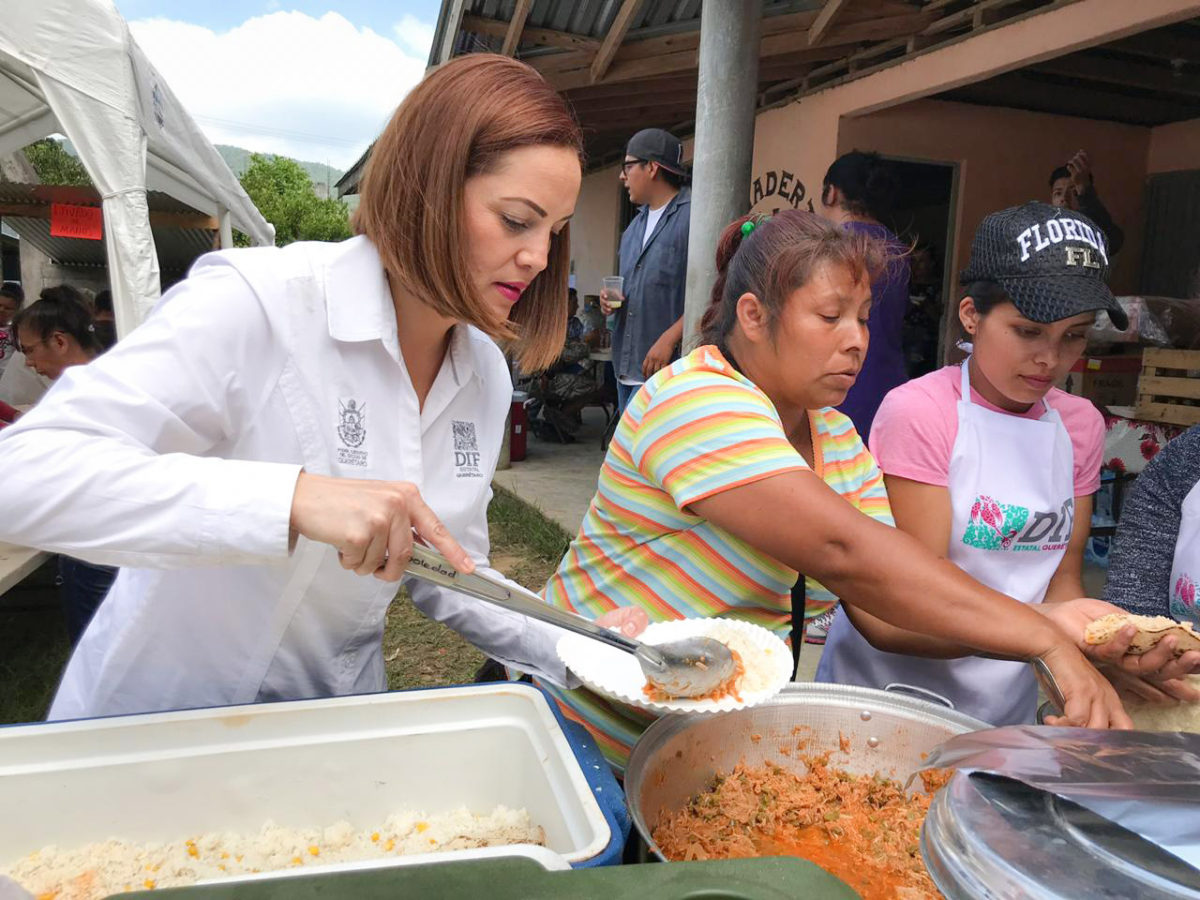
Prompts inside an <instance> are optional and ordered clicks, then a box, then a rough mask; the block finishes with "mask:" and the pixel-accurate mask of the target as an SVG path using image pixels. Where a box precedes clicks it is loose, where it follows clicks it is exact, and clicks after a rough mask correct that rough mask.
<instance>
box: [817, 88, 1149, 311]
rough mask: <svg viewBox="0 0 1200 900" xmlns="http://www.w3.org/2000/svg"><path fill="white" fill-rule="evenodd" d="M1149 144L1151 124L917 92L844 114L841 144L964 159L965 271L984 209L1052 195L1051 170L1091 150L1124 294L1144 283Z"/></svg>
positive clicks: (960, 251) (1118, 286) (841, 147)
mask: <svg viewBox="0 0 1200 900" xmlns="http://www.w3.org/2000/svg"><path fill="white" fill-rule="evenodd" d="M1149 146H1150V129H1148V128H1141V127H1137V126H1130V125H1118V124H1114V123H1111V122H1097V121H1093V120H1090V119H1076V118H1071V117H1067V116H1055V115H1046V114H1043V113H1031V112H1023V111H1019V110H1012V109H1004V108H999V107H986V106H974V105H971V104H965V103H949V102H946V101H939V100H918V101H915V102H913V103H907V104H905V105H903V106H898V107H893V108H891V109H886V110H883V111H881V112H876V113H871V114H869V115H865V116H858V117H855V118H844V119H842V121H841V128H840V129H839V134H838V148H837V152H838V153H845V152H847V151H849V150H855V149H857V150H877V151H879V152H881V153H884V154H887V155H892V156H906V157H913V158H917V159H928V160H937V161H946V162H957V163H959V164H960V169H959V173H960V175H959V198H960V205H959V212H960V218H959V235H960V237H959V240H958V248H957V253H956V266H955V270H956V271H958V270H961V269H963V268H964V267H965V266H966V262H967V257H968V255H969V252H970V240H971V236H972V235H973V234H974V233H975V228H976V226H977V225H978V224H979V222H980V221H981V220H982V219H983V217H984V216H985V215H987V214H988V213H990V212H993V211H995V210H998V209H1003V208H1005V207H1007V206H1015V205H1017V204H1018V203H1022V202H1024V201H1025V200H1045V201H1049V198H1050V190H1049V187H1048V185H1047V179H1048V177H1049V175H1050V172H1051V171H1052V170H1053V169H1054V168H1055V167H1056V166H1059V165H1062V164H1063V163H1064V162H1066V160H1067V159H1068V158H1069V157H1070V156H1071V155H1072V154H1073V153H1074V152H1075V151H1076V150H1079V149H1085V150H1087V151H1088V154H1089V155H1090V156H1091V159H1092V165H1093V170H1094V173H1095V177H1096V188H1097V190H1098V191H1099V193H1100V197H1101V199H1102V200H1103V201H1104V204H1105V206H1107V207H1108V210H1109V212H1110V213H1111V214H1112V216H1113V219H1114V220H1115V221H1116V222H1117V224H1119V225H1120V226H1121V227H1122V228H1124V229H1125V248H1124V249H1123V250H1122V251H1121V252H1120V253H1119V254H1117V255H1116V256H1115V257H1114V259H1113V270H1112V278H1111V282H1110V283H1111V284H1112V286H1113V289H1114V290H1115V291H1116V292H1117V293H1127V292H1130V291H1133V290H1134V289H1135V286H1136V284H1137V276H1138V268H1139V267H1138V263H1139V256H1140V252H1141V243H1142V240H1141V215H1142V210H1141V207H1142V194H1143V191H1144V183H1145V176H1146V156H1147V152H1148V149H1149Z"/></svg>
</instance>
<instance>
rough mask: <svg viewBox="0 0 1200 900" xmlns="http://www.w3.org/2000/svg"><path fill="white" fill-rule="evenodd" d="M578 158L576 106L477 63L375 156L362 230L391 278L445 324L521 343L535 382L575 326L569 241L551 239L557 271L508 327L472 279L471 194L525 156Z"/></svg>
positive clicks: (464, 66) (532, 82)
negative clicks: (471, 182) (515, 156)
mask: <svg viewBox="0 0 1200 900" xmlns="http://www.w3.org/2000/svg"><path fill="white" fill-rule="evenodd" d="M544 144H549V145H553V146H560V147H569V148H571V149H573V150H575V151H576V153H578V154H579V157H580V160H581V162H582V158H583V136H582V134H581V132H580V130H579V124H578V123H577V122H576V121H575V119H574V117H573V116H572V115H571V111H570V109H569V108H568V107H567V104H566V102H565V101H564V100H563V98H562V97H561V96H559V95H558V94H557V93H556V92H555V91H554V89H553V88H552V87H550V85H548V84H547V83H546V81H545V80H544V79H543V78H542V76H541V75H539V74H538V73H537V72H536V71H535V70H534V69H532V68H531V67H530V66H527V65H526V64H525V63H522V62H518V61H517V60H514V59H511V58H509V57H507V56H498V55H495V54H491V53H474V54H469V55H467V56H462V57H458V58H456V59H453V60H451V61H450V62H447V63H445V64H443V65H441V66H439V67H438V68H436V69H434V70H433V71H432V72H430V73H429V74H428V75H427V76H426V77H425V79H424V80H423V81H422V82H421V83H420V84H418V85H417V86H416V87H415V88H413V90H412V92H411V93H410V94H409V95H408V96H407V97H406V98H405V99H404V102H403V103H401V104H400V106H399V108H398V109H397V110H396V113H395V115H393V116H392V120H391V121H390V122H389V123H388V125H387V127H386V128H385V129H384V131H383V134H382V135H380V137H379V140H378V141H376V142H375V146H374V148H373V149H372V151H371V158H370V160H368V162H367V167H366V171H365V172H364V174H363V183H362V202H361V203H360V204H359V207H358V210H357V212H356V213H355V215H354V230H355V231H356V232H357V233H359V234H365V235H366V236H367V237H369V238H370V239H371V241H372V243H374V245H375V248H376V249H377V250H378V251H379V256H380V259H381V260H382V261H383V267H384V269H385V270H386V271H387V273H388V276H389V278H392V279H394V280H396V281H397V282H398V283H399V284H400V285H401V286H402V287H403V288H404V289H405V290H407V291H410V292H412V293H413V294H415V295H416V296H417V297H419V298H421V300H423V301H424V302H425V303H428V304H429V305H430V306H431V307H433V308H434V309H435V310H437V311H438V312H439V313H441V314H442V315H444V316H449V317H452V318H455V319H459V320H461V321H465V322H469V323H471V324H472V325H475V326H476V327H478V328H480V329H482V330H483V331H485V332H487V333H488V334H489V335H490V336H491V337H493V338H494V339H496V340H504V341H512V342H513V350H514V353H515V355H516V357H517V361H518V362H519V363H520V365H521V368H522V369H523V370H525V371H535V370H538V369H542V368H545V367H546V366H548V365H549V364H550V363H552V362H553V361H554V360H555V359H556V358H557V357H558V354H559V352H560V351H561V350H562V346H563V341H564V339H565V335H566V325H567V303H566V299H567V275H568V270H569V268H570V253H571V249H570V234H569V231H568V229H567V228H564V229H563V230H562V232H561V233H560V234H558V235H557V236H555V237H552V238H551V240H550V252H549V256H548V261H547V265H546V268H545V269H544V270H543V271H542V272H540V273H539V274H538V275H537V277H535V278H534V279H533V281H532V282H531V283H530V284H529V286H528V287H527V288H526V289H525V292H524V293H523V294H522V296H521V300H520V302H519V303H517V305H516V306H515V307H514V309H513V317H512V320H511V321H498V320H497V319H496V318H495V315H494V313H492V312H490V311H489V308H488V306H487V304H486V303H485V302H484V299H483V298H482V297H480V296H478V293H477V291H476V289H475V288H474V287H473V286H472V284H471V281H470V279H469V278H468V275H467V271H468V269H467V247H466V242H465V241H464V240H463V234H464V230H463V186H464V184H465V183H466V180H467V179H468V178H470V177H471V176H473V175H480V174H484V173H487V172H489V171H491V170H492V169H493V168H494V166H495V165H496V162H497V160H498V159H499V157H500V156H501V155H502V154H504V153H507V152H508V151H510V150H515V149H517V148H519V147H528V146H537V145H544Z"/></svg>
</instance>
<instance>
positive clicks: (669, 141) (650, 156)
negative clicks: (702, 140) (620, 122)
mask: <svg viewBox="0 0 1200 900" xmlns="http://www.w3.org/2000/svg"><path fill="white" fill-rule="evenodd" d="M625 153H626V155H627V156H632V157H633V158H634V159H641V160H645V161H646V162H654V163H658V164H659V165H660V166H662V167H663V168H664V169H666V170H667V171H668V172H674V173H675V174H676V175H687V169H685V168H684V165H683V144H682V143H680V141H679V138H677V137H675V135H673V134H671V132H669V131H663V130H662V129H661V128H644V129H642V130H641V131H639V132H638V133H637V134H635V135H634V136H633V137H631V138H630V139H629V143H628V144H627V145H626V146H625Z"/></svg>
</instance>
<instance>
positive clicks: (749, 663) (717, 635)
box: [704, 619, 775, 694]
mask: <svg viewBox="0 0 1200 900" xmlns="http://www.w3.org/2000/svg"><path fill="white" fill-rule="evenodd" d="M711 622H712V625H711V627H710V628H708V629H707V630H706V631H705V632H704V634H705V637H710V638H712V639H713V640H717V641H720V642H721V643H722V644H724V645H725V646H726V647H728V648H729V649H730V650H734V651H736V652H737V655H738V656H740V657H741V659H742V667H743V671H742V674H741V676H740V677H739V678H738V679H737V681H736V682H735V684H734V687H735V689H736V690H737V692H738V693H739V694H753V693H755V692H757V691H762V690H766V689H767V688H769V687H770V686H771V684H772V683H773V681H774V671H775V666H774V664H773V662H772V657H771V651H770V650H764V649H763V648H762V647H761V646H760V645H759V644H757V643H755V642H754V641H752V640H750V639H749V638H748V637H747V636H746V634H745V632H743V631H739V630H738V629H736V628H730V627H729V626H728V625H725V624H724V623H723V622H722V621H721V620H720V619H712V620H711Z"/></svg>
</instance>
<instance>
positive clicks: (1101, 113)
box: [944, 70, 1200, 126]
mask: <svg viewBox="0 0 1200 900" xmlns="http://www.w3.org/2000/svg"><path fill="white" fill-rule="evenodd" d="M944 99H947V100H957V101H959V102H967V103H980V104H984V105H987V106H1007V107H1009V108H1011V109H1027V110H1032V111H1033V112H1044V113H1051V114H1053V115H1059V116H1073V117H1076V118H1084V119H1100V120H1103V121H1107V122H1124V123H1125V124H1127V125H1146V126H1154V125H1161V124H1162V123H1163V122H1171V121H1176V120H1178V119H1180V118H1193V117H1195V116H1197V115H1200V103H1195V104H1192V103H1188V102H1186V101H1180V100H1178V99H1174V100H1171V99H1165V98H1163V99H1160V98H1157V97H1121V96H1119V95H1115V94H1113V93H1112V92H1110V91H1105V90H1100V89H1097V87H1096V86H1095V85H1091V84H1086V83H1077V84H1055V83H1051V82H1050V81H1048V80H1047V79H1045V78H1043V77H1038V75H1037V73H1036V72H1034V71H1031V70H1022V71H1020V72H1011V73H1008V74H1006V75H1000V76H997V77H995V78H989V79H987V80H986V81H979V82H976V83H975V84H971V85H966V86H965V87H962V88H958V89H956V90H953V91H949V92H947V93H946V94H945V95H944Z"/></svg>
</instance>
